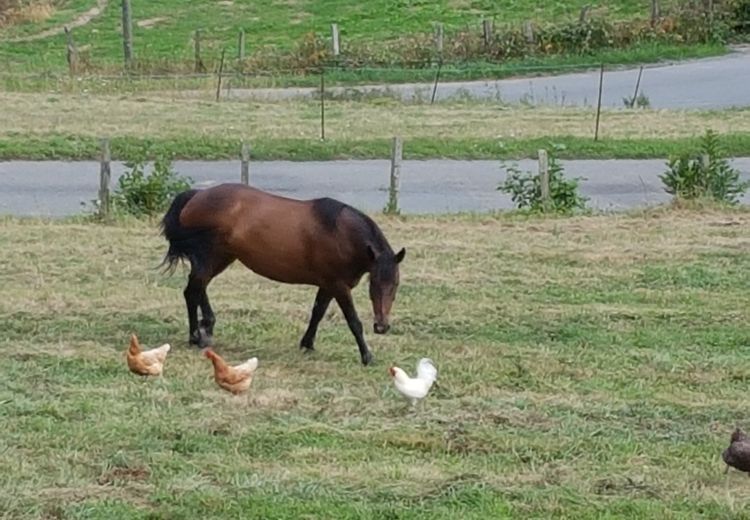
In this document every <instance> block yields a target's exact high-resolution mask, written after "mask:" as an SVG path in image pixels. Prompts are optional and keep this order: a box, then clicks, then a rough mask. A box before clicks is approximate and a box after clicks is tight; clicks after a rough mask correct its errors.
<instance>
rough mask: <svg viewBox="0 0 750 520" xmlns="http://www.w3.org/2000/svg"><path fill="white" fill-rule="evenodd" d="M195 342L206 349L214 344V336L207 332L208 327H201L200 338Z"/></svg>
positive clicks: (199, 330)
mask: <svg viewBox="0 0 750 520" xmlns="http://www.w3.org/2000/svg"><path fill="white" fill-rule="evenodd" d="M195 344H196V345H198V347H199V348H201V349H204V348H207V347H210V346H211V345H213V344H214V338H213V336H211V335H210V334H209V333H208V332H206V329H203V328H199V329H198V338H197V341H196V342H195Z"/></svg>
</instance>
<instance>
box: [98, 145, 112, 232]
mask: <svg viewBox="0 0 750 520" xmlns="http://www.w3.org/2000/svg"><path fill="white" fill-rule="evenodd" d="M101 147H102V156H101V161H100V163H99V217H101V218H107V217H109V211H110V207H109V182H110V179H111V177H112V169H111V166H110V160H111V155H110V152H109V139H102V140H101Z"/></svg>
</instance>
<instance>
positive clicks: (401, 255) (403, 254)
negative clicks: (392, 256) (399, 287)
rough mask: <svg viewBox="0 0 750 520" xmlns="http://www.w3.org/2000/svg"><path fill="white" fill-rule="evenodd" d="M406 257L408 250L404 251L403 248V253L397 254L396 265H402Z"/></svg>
mask: <svg viewBox="0 0 750 520" xmlns="http://www.w3.org/2000/svg"><path fill="white" fill-rule="evenodd" d="M405 256H406V249H404V248H403V247H402V248H401V251H399V252H398V253H396V263H397V264H400V263H401V260H403V259H404V257H405Z"/></svg>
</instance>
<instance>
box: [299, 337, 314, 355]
mask: <svg viewBox="0 0 750 520" xmlns="http://www.w3.org/2000/svg"><path fill="white" fill-rule="evenodd" d="M299 348H300V350H304V351H306V352H312V351H313V350H315V346H314V345H313V342H312V341H309V342H308V341H305V340H304V339H303V340H302V341H300V342H299Z"/></svg>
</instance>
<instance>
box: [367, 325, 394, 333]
mask: <svg viewBox="0 0 750 520" xmlns="http://www.w3.org/2000/svg"><path fill="white" fill-rule="evenodd" d="M372 328H373V329H374V330H375V334H385V333H386V332H388V331H389V330H391V326H390V325H388V324H386V325H383V324H382V323H376V324H375V325H373V327H372Z"/></svg>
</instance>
